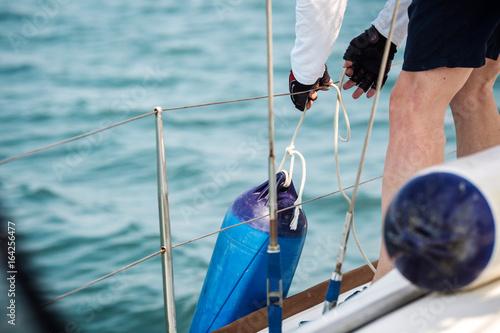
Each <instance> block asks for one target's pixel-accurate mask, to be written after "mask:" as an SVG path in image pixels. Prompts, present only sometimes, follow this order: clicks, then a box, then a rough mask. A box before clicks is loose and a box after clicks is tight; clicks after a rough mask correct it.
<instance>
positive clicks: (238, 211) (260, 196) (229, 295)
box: [190, 172, 307, 333]
mask: <svg viewBox="0 0 500 333" xmlns="http://www.w3.org/2000/svg"><path fill="white" fill-rule="evenodd" d="M284 183H285V175H284V174H283V173H281V172H280V173H278V174H277V180H276V186H277V199H278V210H281V209H283V208H286V207H290V206H292V205H293V204H294V202H295V200H296V199H297V193H296V192H295V188H294V186H293V183H291V184H290V186H289V187H284ZM268 186H269V184H268V182H267V181H266V182H265V183H263V184H261V185H259V186H257V187H254V188H252V189H250V190H247V191H245V192H243V193H242V194H240V195H239V196H238V197H237V198H236V199H235V200H234V202H233V203H232V205H231V207H229V209H228V211H227V213H226V217H225V218H224V221H223V223H222V227H221V228H225V227H229V226H232V225H235V224H238V223H241V222H244V221H248V220H251V219H253V218H256V217H259V216H264V215H267V214H269V206H268V200H269V193H268V190H269V187H268ZM294 210H295V209H288V210H285V211H283V212H280V213H278V221H277V222H278V244H279V246H280V248H281V262H282V279H283V297H286V295H287V293H288V290H289V289H290V285H291V283H292V278H293V275H294V273H295V269H296V268H297V264H298V261H299V258H300V254H301V252H302V247H303V245H304V241H305V238H306V232H307V221H306V217H305V215H304V212H303V211H302V209H300V210H299V214H300V215H299V220H298V226H297V228H296V230H290V223H291V222H292V219H293V216H294ZM268 244H269V218H268V217H265V218H261V219H258V220H255V221H252V222H249V223H247V224H244V225H241V226H238V227H235V228H231V229H228V230H225V231H222V232H220V233H219V236H218V238H217V243H216V244H215V249H214V252H213V254H212V259H211V260H210V265H209V268H208V272H207V275H206V277H205V282H204V284H203V288H202V291H201V295H200V299H199V301H198V305H197V307H196V311H195V314H194V318H193V321H192V323H191V329H190V332H193V333H199V332H211V331H214V330H216V329H219V328H221V327H224V326H226V325H227V324H230V323H232V322H233V321H235V320H237V319H239V318H241V317H243V316H245V315H247V314H249V313H252V312H254V311H256V310H258V309H260V308H262V307H264V306H266V290H267V289H266V279H267V246H268Z"/></svg>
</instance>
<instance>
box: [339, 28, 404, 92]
mask: <svg viewBox="0 0 500 333" xmlns="http://www.w3.org/2000/svg"><path fill="white" fill-rule="evenodd" d="M386 41H387V38H385V37H384V36H382V35H381V34H380V33H379V32H378V31H377V29H375V27H374V26H371V27H370V28H369V29H367V30H365V32H364V33H362V34H361V35H359V36H357V37H355V38H354V39H353V40H352V41H351V43H350V44H349V47H348V48H347V50H346V51H345V54H344V60H346V61H345V63H344V67H345V68H347V70H346V75H347V76H348V77H350V80H349V81H347V82H346V83H345V84H344V86H343V87H344V89H346V90H347V89H350V88H352V87H354V86H358V89H356V90H355V91H354V93H353V94H352V97H353V98H354V99H357V98H359V97H360V96H361V95H363V93H365V92H367V91H368V92H367V93H366V97H368V98H370V97H372V96H373V95H375V86H376V85H377V79H378V74H379V71H380V67H381V65H382V57H383V54H384V48H385V43H386ZM396 51H397V49H396V45H394V44H393V43H392V42H391V47H390V49H389V58H388V59H387V66H386V68H385V75H384V78H383V81H382V86H383V85H384V83H385V81H386V80H387V75H388V74H389V71H390V70H391V63H392V60H393V59H394V54H395V53H396Z"/></svg>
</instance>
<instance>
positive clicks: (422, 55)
mask: <svg viewBox="0 0 500 333" xmlns="http://www.w3.org/2000/svg"><path fill="white" fill-rule="evenodd" d="M408 16H409V18H410V23H409V24H408V38H407V41H406V49H405V55H404V64H403V69H404V70H405V71H423V70H429V69H434V68H438V67H468V68H477V67H481V66H483V65H484V64H485V59H486V58H489V59H493V60H497V59H498V55H499V53H500V0H413V2H412V4H411V5H410V7H409V8H408Z"/></svg>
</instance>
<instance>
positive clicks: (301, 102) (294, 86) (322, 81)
mask: <svg viewBox="0 0 500 333" xmlns="http://www.w3.org/2000/svg"><path fill="white" fill-rule="evenodd" d="M332 82H333V81H332V79H331V78H330V74H328V69H327V67H326V65H325V72H324V73H323V76H322V77H320V78H319V79H318V80H317V81H316V82H315V83H314V84H302V83H300V82H299V81H297V80H296V79H295V76H294V75H293V71H290V76H289V78H288V87H289V89H290V93H292V95H290V98H291V99H292V102H293V104H294V105H295V107H296V108H297V109H299V110H300V111H304V109H306V110H309V109H310V108H311V106H312V104H313V101H315V100H316V99H317V98H318V93H317V92H316V90H328V89H330V85H331V84H332ZM311 89H315V90H312V91H310V92H308V91H309V90H311ZM301 91H305V92H304V93H303V94H295V93H298V92H301ZM306 104H307V108H306Z"/></svg>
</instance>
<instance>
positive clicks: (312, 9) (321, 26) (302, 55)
mask: <svg viewBox="0 0 500 333" xmlns="http://www.w3.org/2000/svg"><path fill="white" fill-rule="evenodd" d="M411 1H412V0H401V1H400V5H399V10H398V15H397V18H396V26H395V29H394V35H393V38H392V42H393V43H394V44H396V45H397V46H401V44H402V43H403V41H404V39H405V37H406V32H407V26H408V6H409V5H410V3H411ZM395 5H396V0H388V1H387V3H386V4H385V6H384V9H382V11H381V12H380V13H379V15H378V17H377V18H376V19H375V21H373V22H372V24H373V25H374V26H375V28H377V30H378V31H379V32H380V33H381V34H382V35H384V36H386V37H387V36H388V35H389V30H390V27H391V20H392V15H393V13H394V7H395ZM346 6H347V0H297V5H296V9H295V13H296V23H295V46H294V48H293V50H292V53H291V62H292V71H293V74H294V76H295V78H296V79H297V81H299V82H300V83H302V84H314V83H315V82H316V80H318V78H320V77H322V76H323V72H324V71H325V63H326V60H327V59H328V57H329V56H330V54H331V53H332V50H333V45H334V44H335V41H336V40H337V37H338V35H339V31H340V27H341V25H342V19H343V18H344V12H345V8H346ZM353 37H354V36H353Z"/></svg>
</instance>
